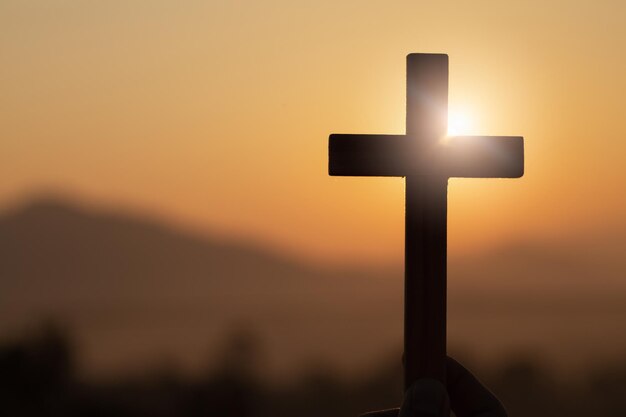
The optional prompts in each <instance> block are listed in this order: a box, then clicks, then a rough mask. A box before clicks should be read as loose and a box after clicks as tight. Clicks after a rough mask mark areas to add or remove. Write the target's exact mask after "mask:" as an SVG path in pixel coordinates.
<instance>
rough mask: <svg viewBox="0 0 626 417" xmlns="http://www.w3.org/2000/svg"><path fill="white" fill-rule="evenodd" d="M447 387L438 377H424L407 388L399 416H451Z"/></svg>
mask: <svg viewBox="0 0 626 417" xmlns="http://www.w3.org/2000/svg"><path fill="white" fill-rule="evenodd" d="M449 415H450V400H449V398H448V393H447V392H446V387H445V386H444V385H443V384H442V383H441V382H440V381H437V380H436V379H430V378H422V379H418V380H417V381H415V382H414V383H413V384H411V386H410V387H409V388H408V389H407V390H406V392H405V394H404V401H403V402H402V407H400V413H399V415H398V417H449Z"/></svg>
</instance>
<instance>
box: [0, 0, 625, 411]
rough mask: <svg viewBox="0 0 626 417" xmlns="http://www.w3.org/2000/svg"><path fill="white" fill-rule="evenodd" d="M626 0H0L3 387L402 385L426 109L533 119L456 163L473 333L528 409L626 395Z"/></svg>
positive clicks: (452, 265)
mask: <svg viewBox="0 0 626 417" xmlns="http://www.w3.org/2000/svg"><path fill="white" fill-rule="evenodd" d="M625 15H626V5H625V4H624V3H623V2H621V1H617V0H601V1H598V0H596V1H591V0H589V1H565V0H557V1H552V2H549V3H546V2H545V1H538V0H527V1H524V2H521V1H520V2H491V1H476V0H474V1H471V2H470V1H456V2H451V1H446V0H444V1H439V2H429V3H423V2H397V3H393V4H389V3H386V2H379V1H371V2H363V1H345V2H334V1H317V2H308V3H307V2H294V1H289V2H288V1H279V0H269V1H264V2H239V1H229V2H226V1H224V2H222V1H194V0H185V1H171V0H130V1H128V0H126V1H117V0H115V1H106V2H103V1H102V2H97V1H94V2H85V1H79V0H63V1H54V2H51V1H44V0H29V1H17V0H15V1H13V0H3V1H1V2H0V61H1V65H0V91H2V93H1V94H0V414H2V415H12V416H28V415H65V416H67V415H85V414H91V415H102V416H107V415H117V416H120V415H122V416H125V415H129V416H130V415H133V416H136V415H150V416H170V415H177V416H180V415H190V416H194V415H229V416H283V415H284V416H288V415H289V416H293V415H299V416H309V415H310V416H349V415H356V414H358V413H360V412H364V411H368V410H372V409H376V408H383V407H391V406H395V405H398V404H399V403H400V401H401V381H400V378H401V364H400V355H401V344H402V301H403V300H402V285H403V283H402V279H403V254H404V253H403V243H404V242H403V240H404V236H403V233H404V229H403V221H404V208H403V198H404V195H403V192H404V189H403V181H402V180H401V179H398V178H395V179H394V178H387V179H375V178H367V179H365V178H337V177H333V178H331V177H329V176H328V175H327V140H328V135H329V134H330V133H333V132H334V133H403V132H404V123H405V77H406V74H405V70H406V68H405V65H406V63H405V56H406V55H407V54H408V53H411V52H442V53H447V54H449V56H450V120H449V124H450V131H451V132H454V133H456V134H484V135H523V136H524V137H525V151H526V174H525V176H524V177H523V178H522V179H520V180H483V179H472V180H469V179H468V180H462V179H453V180H451V181H450V186H449V218H448V223H449V236H448V239H449V260H448V262H449V275H448V280H449V325H448V335H449V336H448V337H449V345H450V352H451V354H452V355H453V356H455V357H456V358H457V359H458V360H459V361H461V362H462V363H464V364H465V365H466V366H468V367H469V368H470V369H471V370H472V371H473V372H474V373H476V375H477V376H478V377H479V378H480V379H482V380H483V381H484V382H485V383H486V384H488V385H489V387H490V388H491V389H492V390H493V391H494V392H495V393H496V394H497V395H498V396H499V397H500V398H501V399H502V401H503V402H504V404H505V406H506V407H507V409H508V410H509V412H510V415H512V416H528V415H533V416H553V415H570V416H579V415H580V416H582V415H585V416H587V415H594V416H599V417H602V416H624V415H626V279H625V278H626V257H624V254H625V253H626V218H625V216H624V213H625V212H626V192H624V182H625V181H626V165H625V164H624V156H625V155H626V141H624V137H625V136H626V119H625V118H624V97H625V96H626V76H625V75H624V74H626V25H624V24H623V23H624V16H625Z"/></svg>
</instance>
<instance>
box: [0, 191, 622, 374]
mask: <svg viewBox="0 0 626 417" xmlns="http://www.w3.org/2000/svg"><path fill="white" fill-rule="evenodd" d="M625 249H626V239H624V235H620V234H619V233H616V234H615V236H613V237H606V236H604V237H598V236H596V237H595V238H594V237H591V236H583V237H580V238H578V239H575V240H573V239H570V240H568V241H561V242H557V241H555V242H526V243H524V244H508V245H506V246H503V247H501V248H500V249H499V250H497V251H492V252H489V253H484V254H482V255H481V256H478V257H473V258H464V259H457V258H453V259H451V260H450V261H449V263H450V267H449V287H450V298H449V311H450V318H449V339H450V344H451V346H452V347H453V348H455V347H456V349H457V350H462V351H464V352H466V353H467V354H470V355H473V356H475V357H476V358H479V359H485V358H489V357H493V356H494V355H495V356H499V355H505V354H509V353H510V352H519V351H530V352H533V353H537V354H540V355H543V356H545V357H546V358H548V359H549V360H552V359H555V361H556V358H558V361H556V362H555V364H557V365H558V364H566V365H568V366H571V365H572V364H577V363H578V364H580V363H581V362H585V363H587V361H588V360H589V359H590V358H592V357H595V358H596V359H597V360H601V359H602V358H606V357H610V356H615V355H621V353H622V352H623V351H624V349H626V280H625V279H624V275H626V274H625V272H626V260H625V259H624V258H623V256H622V254H623V253H625V251H624V250H625ZM401 317H402V268H401V265H398V266H397V267H395V268H393V267H389V268H381V267H380V266H374V265H369V264H368V262H367V260H364V261H363V264H362V265H358V266H354V267H347V266H346V267H330V266H323V265H311V264H305V263H301V262H298V261H295V260H293V259H289V258H288V257H286V256H282V255H281V254H278V253H272V252H269V251H267V250H266V249H264V248H262V247H258V246H253V245H250V244H246V243H245V242H235V241H224V240H223V239H217V238H212V237H211V236H201V235H194V234H190V233H183V232H180V231H177V230H175V229H173V228H171V227H168V226H166V225H163V224H160V223H159V222H157V221H147V220H145V219H141V218H138V217H134V216H130V215H125V214H121V213H115V212H107V211H99V210H95V209H93V208H85V207H81V206H79V205H77V204H75V203H72V202H69V201H64V200H60V199H54V198H46V199H37V200H33V201H31V202H28V203H25V204H24V205H22V206H20V207H17V208H13V209H11V210H8V211H5V212H4V213H2V215H1V216H0V337H11V335H12V334H15V332H19V331H21V329H24V328H27V327H28V326H32V325H34V324H36V323H39V322H41V321H42V320H48V319H52V320H57V321H59V322H61V323H64V324H66V325H67V326H68V328H69V329H70V330H71V332H72V334H73V335H74V338H75V343H76V346H77V349H78V351H79V355H80V358H81V360H82V362H81V365H82V367H83V369H84V370H85V371H86V372H90V373H95V374H111V373H115V372H117V371H119V370H121V369H129V368H131V369H133V368H134V369H142V368H143V367H146V366H149V365H154V364H155V363H157V362H159V361H162V360H166V361H169V362H173V363H175V364H179V365H182V366H183V367H184V368H185V369H188V370H194V369H199V368H200V367H203V366H210V361H209V360H208V358H210V357H212V356H213V354H214V353H215V352H216V350H217V349H219V343H220V341H221V340H222V339H223V338H224V337H226V336H227V335H228V334H230V333H232V332H237V331H251V332H253V333H255V334H257V335H258V337H259V339H260V340H261V341H262V344H263V347H264V353H265V354H266V359H267V360H266V361H265V362H264V364H265V365H266V367H267V371H268V372H269V373H270V374H273V375H278V376H284V375H289V374H292V373H293V372H295V371H296V370H298V369H300V368H301V367H302V366H306V364H310V363H318V362H328V363H330V364H331V365H332V366H335V367H337V368H339V369H341V370H343V371H346V372H354V371H355V370H358V369H362V368H363V367H367V366H368V364H370V363H373V362H376V360H378V359H380V358H381V357H382V356H384V355H387V354H391V353H393V352H399V346H400V345H401V338H402V333H401V332H402V320H401ZM609 341H610V343H609ZM592 360H593V359H592Z"/></svg>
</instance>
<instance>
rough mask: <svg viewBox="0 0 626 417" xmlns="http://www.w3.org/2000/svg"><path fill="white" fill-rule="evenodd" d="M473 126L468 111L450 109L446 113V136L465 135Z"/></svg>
mask: <svg viewBox="0 0 626 417" xmlns="http://www.w3.org/2000/svg"><path fill="white" fill-rule="evenodd" d="M473 127H474V126H473V123H472V118H471V117H470V114H469V113H468V112H466V111H462V112H461V111H457V110H451V111H450V112H449V113H448V136H460V135H467V134H468V133H469V132H470V131H471V130H472V128H473Z"/></svg>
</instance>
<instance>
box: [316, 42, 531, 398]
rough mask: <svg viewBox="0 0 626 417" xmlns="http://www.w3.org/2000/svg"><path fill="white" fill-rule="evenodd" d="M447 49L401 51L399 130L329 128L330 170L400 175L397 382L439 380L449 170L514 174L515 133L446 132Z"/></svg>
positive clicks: (520, 152)
mask: <svg viewBox="0 0 626 417" xmlns="http://www.w3.org/2000/svg"><path fill="white" fill-rule="evenodd" d="M447 113H448V55H446V54H410V55H408V56H407V100H406V135H352V134H332V135H330V140H329V163H328V172H329V174H330V175H348V176H394V177H405V178H406V183H405V187H406V211H405V282H404V385H405V388H408V387H409V386H410V385H411V384H412V383H413V382H414V381H415V380H417V379H419V378H423V377H430V378H435V379H438V380H440V381H442V382H443V381H445V361H446V262H447V260H446V258H447V253H446V252H447V192H448V179H449V178H451V177H472V178H478V177H483V178H487V177H491V178H494V177H495V178H519V177H521V176H522V175H523V174H524V142H523V138H522V137H518V136H456V137H448V136H446V133H447V124H448V123H447V119H448V114H447Z"/></svg>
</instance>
